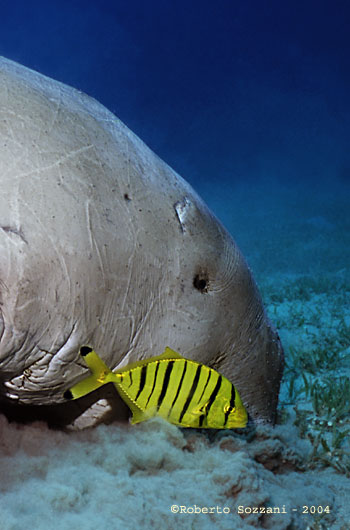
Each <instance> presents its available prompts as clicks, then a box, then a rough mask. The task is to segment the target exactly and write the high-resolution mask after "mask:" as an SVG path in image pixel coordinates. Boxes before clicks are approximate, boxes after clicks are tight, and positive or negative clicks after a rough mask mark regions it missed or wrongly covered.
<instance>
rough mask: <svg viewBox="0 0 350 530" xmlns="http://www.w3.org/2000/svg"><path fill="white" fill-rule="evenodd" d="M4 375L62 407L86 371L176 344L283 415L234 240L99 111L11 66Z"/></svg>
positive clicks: (2, 210) (3, 119)
mask: <svg viewBox="0 0 350 530" xmlns="http://www.w3.org/2000/svg"><path fill="white" fill-rule="evenodd" d="M0 183H1V194H0V381H1V383H2V386H1V390H0V392H1V396H2V397H1V399H2V401H3V402H4V403H5V402H6V400H7V401H9V402H16V403H19V404H27V405H53V404H58V403H60V402H62V401H63V393H64V391H65V390H66V389H67V388H69V387H70V386H72V385H73V384H74V383H75V382H77V381H79V379H81V378H83V377H84V376H85V375H86V368H85V367H83V366H82V365H81V363H80V361H79V355H78V352H79V348H80V346H81V345H83V344H88V345H90V346H92V347H93V348H94V349H95V350H96V351H97V352H98V353H99V355H100V356H101V358H102V359H103V360H104V362H105V363H106V364H107V365H108V366H109V367H110V368H111V369H115V368H117V367H118V368H120V367H122V366H123V365H126V364H128V363H129V362H132V361H135V360H138V359H143V358H148V357H151V356H154V355H159V354H161V353H162V351H163V350H164V348H165V347H166V346H170V347H171V348H172V349H174V350H177V351H179V352H180V353H181V354H182V355H183V356H185V357H188V358H193V359H195V360H197V361H200V362H202V363H204V364H207V365H209V366H211V367H213V368H215V369H216V370H218V371H220V372H221V373H222V374H223V375H225V376H226V377H227V378H228V379H230V380H231V381H232V382H233V383H234V385H236V387H237V388H238V390H239V392H240V395H241V397H242V400H243V402H244V404H245V405H246V407H247V410H248V412H249V413H250V415H251V416H252V417H253V418H256V419H261V420H265V421H270V422H273V421H274V417H275V412H276V406H277V398H278V391H279V384H280V379H281V374H282V364H283V354H282V348H281V344H280V341H279V338H278V335H277V333H276V332H275V330H274V329H273V327H272V326H271V324H270V322H269V320H268V318H267V316H266V314H265V311H264V308H263V304H262V302H261V298H260V296H259V293H258V290H257V288H256V285H255V283H254V280H253V278H252V275H251V273H250V271H249V268H248V266H247V264H246V263H245V261H244V258H243V257H242V255H241V253H240V251H239V250H238V248H237V246H236V244H235V243H234V241H233V239H232V238H231V236H230V235H229V234H228V233H227V232H226V230H225V229H224V228H223V226H222V225H221V224H220V222H219V221H218V220H217V219H216V218H215V217H214V216H213V214H212V213H211V212H210V211H209V210H208V208H207V207H206V206H205V204H204V203H203V201H202V200H201V199H200V198H199V197H198V195H197V194H196V193H195V192H194V190H193V189H192V188H191V187H190V186H189V185H188V184H187V183H186V182H185V181H184V180H183V179H182V178H181V177H180V176H179V175H177V174H176V173H175V172H174V171H173V170H172V169H171V168H169V166H167V165H166V164H165V163H164V162H163V161H161V160H160V159H159V158H158V157H157V156H156V155H155V154H154V153H153V152H152V151H151V150H150V149H149V148H148V147H147V146H146V145H145V144H144V143H143V142H142V141H141V140H140V139H139V138H137V137H136V136H135V135H134V134H133V133H132V132H131V131H130V130H129V129H128V128H127V127H126V126H125V125H123V124H122V123H121V122H120V121H119V120H118V119H117V118H116V117H115V116H114V115H112V114H111V113H110V112H109V111H108V110H107V109H105V108H104V107H103V106H102V105H100V104H98V103H97V102H96V101H95V100H93V99H91V98H89V97H88V96H86V95H84V94H82V93H80V92H78V91H76V90H74V89H72V88H70V87H67V86H65V85H62V84H60V83H58V82H56V81H53V80H50V79H48V78H46V77H44V76H42V75H40V74H37V73H35V72H33V71H31V70H28V69H26V68H24V67H23V66H20V65H17V64H15V63H13V62H11V61H8V60H6V59H0Z"/></svg>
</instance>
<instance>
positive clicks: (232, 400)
mask: <svg viewBox="0 0 350 530" xmlns="http://www.w3.org/2000/svg"><path fill="white" fill-rule="evenodd" d="M234 408H235V388H234V386H233V385H231V399H230V407H229V408H228V409H227V411H226V412H225V421H224V427H226V424H227V420H228V417H229V415H230V413H231V412H232V410H233V409H234Z"/></svg>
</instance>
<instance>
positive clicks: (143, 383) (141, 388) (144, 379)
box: [135, 364, 147, 401]
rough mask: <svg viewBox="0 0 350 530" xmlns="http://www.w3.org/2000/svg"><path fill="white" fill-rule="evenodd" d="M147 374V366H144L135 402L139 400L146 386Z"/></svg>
mask: <svg viewBox="0 0 350 530" xmlns="http://www.w3.org/2000/svg"><path fill="white" fill-rule="evenodd" d="M146 373H147V365H146V364H144V365H143V367H142V368H141V375H140V386H139V389H138V392H137V394H136V397H135V401H137V398H138V397H139V395H140V394H141V392H142V390H143V387H144V386H145V382H146Z"/></svg>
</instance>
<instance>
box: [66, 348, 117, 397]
mask: <svg viewBox="0 0 350 530" xmlns="http://www.w3.org/2000/svg"><path fill="white" fill-rule="evenodd" d="M80 355H81V356H82V357H83V358H84V360H85V363H86V364H87V366H88V368H89V369H90V371H91V375H90V376H88V377H86V378H85V379H83V380H82V381H79V383H77V384H76V385H74V386H72V387H71V388H70V389H69V390H67V391H66V392H65V393H64V397H65V398H66V399H78V398H80V397H82V396H85V395H86V394H89V393H90V392H92V391H93V390H96V389H97V388H99V387H100V386H102V385H105V384H106V383H109V382H110V381H114V379H115V378H114V375H115V374H113V372H112V371H111V370H110V369H109V368H108V367H107V366H106V365H105V363H104V362H103V361H102V359H101V358H100V357H99V356H98V355H97V353H96V352H95V351H94V350H93V349H92V348H90V347H89V346H82V347H81V348H80Z"/></svg>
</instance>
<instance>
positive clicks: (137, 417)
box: [130, 407, 158, 425]
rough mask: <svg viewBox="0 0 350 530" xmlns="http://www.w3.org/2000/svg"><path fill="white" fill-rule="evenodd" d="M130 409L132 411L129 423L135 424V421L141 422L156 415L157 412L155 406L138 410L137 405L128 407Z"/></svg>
mask: <svg viewBox="0 0 350 530" xmlns="http://www.w3.org/2000/svg"><path fill="white" fill-rule="evenodd" d="M130 409H131V412H132V418H131V423H132V424H133V425H135V423H141V421H147V420H149V419H150V418H154V417H155V416H157V412H158V411H157V409H156V408H154V409H147V410H140V409H139V408H137V407H133V408H131V407H130Z"/></svg>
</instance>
